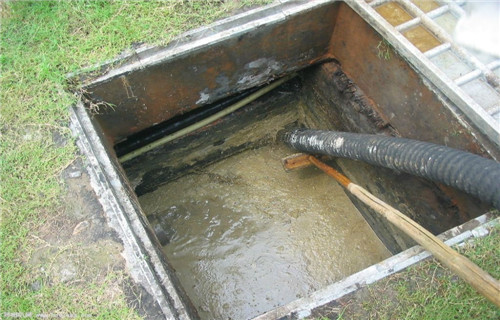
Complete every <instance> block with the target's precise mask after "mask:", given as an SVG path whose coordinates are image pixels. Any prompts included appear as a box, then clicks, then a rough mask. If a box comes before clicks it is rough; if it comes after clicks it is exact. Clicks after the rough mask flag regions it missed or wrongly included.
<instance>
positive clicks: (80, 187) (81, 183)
mask: <svg viewBox="0 0 500 320" xmlns="http://www.w3.org/2000/svg"><path fill="white" fill-rule="evenodd" d="M61 179H62V180H63V181H64V182H63V183H64V185H65V188H66V192H65V201H64V202H65V203H64V209H63V210H60V212H59V213H58V214H57V215H51V216H50V217H49V218H48V219H47V221H45V223H44V224H42V226H41V227H40V229H39V230H37V231H36V232H33V235H32V236H31V239H30V240H31V241H33V246H32V248H33V250H32V252H31V254H29V255H28V256H29V259H28V261H27V263H28V264H29V265H31V266H32V267H35V269H36V270H37V271H38V274H39V277H40V279H43V280H42V281H43V283H45V284H48V285H57V284H64V285H67V286H79V285H84V284H88V283H98V284H99V283H105V282H108V283H109V285H107V286H105V288H106V289H105V290H106V292H105V294H104V297H108V298H109V299H113V297H116V296H122V297H123V296H124V297H125V299H126V301H127V304H128V305H129V306H130V307H132V308H134V309H135V310H136V311H137V312H138V314H139V315H140V316H142V317H144V318H145V319H163V318H164V316H163V314H162V313H161V310H160V309H159V307H158V305H157V304H156V302H155V301H154V300H153V299H152V297H151V296H150V295H149V294H148V293H147V291H146V290H145V289H144V288H142V287H140V286H138V285H137V284H135V283H134V281H133V280H132V279H131V278H130V276H129V275H128V271H127V267H126V261H125V259H124V257H123V256H122V251H123V245H122V243H121V240H120V239H119V237H118V235H117V234H116V232H115V231H114V230H113V229H111V228H110V227H109V226H108V224H107V221H106V217H105V215H104V211H103V209H102V207H101V204H100V203H99V201H98V200H97V197H96V195H95V193H94V190H93V189H92V187H91V185H90V181H89V176H88V174H87V173H86V171H85V168H84V166H83V161H82V160H81V158H78V159H77V160H76V161H75V162H74V163H73V164H72V165H70V166H69V167H68V168H66V169H65V170H64V171H63V172H62V174H61ZM35 234H36V236H35ZM110 279H111V280H110ZM110 281H111V283H110ZM41 285H42V283H41V281H40V280H37V281H35V282H34V283H33V284H32V289H33V290H35V291H36V290H37V288H39V287H40V286H41Z"/></svg>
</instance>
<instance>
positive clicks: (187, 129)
mask: <svg viewBox="0 0 500 320" xmlns="http://www.w3.org/2000/svg"><path fill="white" fill-rule="evenodd" d="M296 75H297V74H295V73H293V74H291V75H288V76H285V77H283V78H281V79H279V80H276V81H274V82H273V83H271V84H269V85H268V86H266V87H264V88H262V89H259V90H257V91H256V92H254V93H252V94H251V95H249V96H248V97H246V98H244V99H242V100H240V101H238V102H236V103H235V104H233V105H231V106H230V107H228V108H226V109H224V110H222V111H219V112H217V113H216V114H213V115H211V116H209V117H207V118H205V119H203V120H201V121H199V122H197V123H194V124H192V125H190V126H188V127H185V128H183V129H181V130H179V131H176V132H174V133H172V134H170V135H167V136H165V137H163V138H161V139H158V140H156V141H153V142H151V143H149V144H147V145H145V146H143V147H141V148H139V149H136V150H134V151H132V152H130V153H128V154H125V155H123V156H121V157H119V158H118V160H119V161H120V162H121V163H123V162H125V161H128V160H131V159H133V158H135V157H138V156H140V155H142V154H144V153H146V152H148V151H150V150H152V149H154V148H157V147H159V146H162V145H164V144H165V143H167V142H170V141H172V140H175V139H177V138H180V137H183V136H185V135H187V134H190V133H192V132H194V131H196V130H198V129H200V128H202V127H204V126H206V125H208V124H210V123H212V122H214V121H216V120H219V119H220V118H222V117H224V116H226V115H228V114H230V113H232V112H234V111H236V110H238V109H240V108H242V107H244V106H246V105H247V104H249V103H250V102H252V101H254V100H256V99H257V98H259V97H261V96H263V95H265V94H266V93H268V92H269V91H271V90H273V89H275V88H276V87H279V86H280V85H282V84H283V83H285V82H287V81H288V80H290V79H292V78H294V77H295V76H296Z"/></svg>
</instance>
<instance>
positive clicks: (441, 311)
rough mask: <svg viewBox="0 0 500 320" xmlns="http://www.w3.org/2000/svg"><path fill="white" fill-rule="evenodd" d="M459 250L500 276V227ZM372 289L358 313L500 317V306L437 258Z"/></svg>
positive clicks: (429, 319) (424, 318)
mask: <svg viewBox="0 0 500 320" xmlns="http://www.w3.org/2000/svg"><path fill="white" fill-rule="evenodd" d="M458 251H459V252H460V253H462V254H463V255H465V256H467V257H468V258H469V259H470V260H472V261H473V262H474V263H476V264H477V265H478V266H480V267H481V268H482V269H483V270H485V271H487V272H488V273H489V274H491V275H492V276H493V277H495V278H496V279H498V278H500V226H497V227H495V228H494V229H493V230H492V232H491V234H490V235H489V236H487V237H484V238H480V239H475V240H474V241H470V242H467V243H466V244H465V245H464V246H463V247H460V248H458ZM368 292H369V293H368V294H367V297H366V298H365V300H364V301H363V302H362V306H361V309H362V310H361V312H360V311H359V310H356V312H354V311H353V313H354V314H363V315H364V316H369V317H370V318H372V319H408V320H413V319H415V320H433V319H491V320H493V319H499V318H500V309H499V308H497V307H496V306H495V305H493V303H491V302H489V301H488V300H486V298H484V297H482V296H481V295H479V294H478V293H477V292H476V291H475V290H474V289H473V288H472V287H471V286H469V285H468V284H466V283H465V282H464V281H463V280H461V279H459V278H458V277H457V276H456V275H454V274H453V273H451V272H450V271H449V270H448V269H446V268H444V267H443V266H442V265H441V264H440V263H439V262H438V261H436V260H434V259H430V260H426V261H424V262H423V263H419V264H417V265H416V266H413V267H410V268H408V269H407V270H405V271H403V272H401V273H398V274H396V275H394V276H391V277H390V278H388V279H386V280H384V281H381V282H379V283H376V284H374V285H372V286H370V287H369V288H368ZM349 308H351V309H353V310H354V309H356V308H357V307H353V306H350V307H349ZM349 318H350V317H349Z"/></svg>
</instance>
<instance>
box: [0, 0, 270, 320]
mask: <svg viewBox="0 0 500 320" xmlns="http://www.w3.org/2000/svg"><path fill="white" fill-rule="evenodd" d="M264 2H269V1H227V2H224V1H181V0H172V1H133V2H132V1H10V2H9V1H7V2H1V3H0V5H1V15H2V32H1V39H0V50H1V51H0V52H1V53H0V64H1V76H0V88H1V90H0V102H1V117H0V135H1V139H0V181H1V189H0V201H1V210H2V211H1V222H0V274H1V278H0V290H1V297H0V298H1V302H0V304H1V312H3V313H4V314H3V315H4V316H7V313H11V314H16V313H20V314H24V315H26V314H27V313H29V312H32V313H33V314H37V313H41V314H49V313H52V314H57V313H59V314H76V315H86V314H92V316H93V317H97V318H107V319H126V318H135V317H136V315H135V313H134V312H133V310H130V309H129V308H128V307H127V305H126V303H125V301H124V299H123V297H113V299H111V300H112V301H108V302H106V301H107V300H106V299H107V298H109V296H108V295H107V294H109V292H110V290H111V291H112V286H114V285H116V281H111V280H110V279H107V280H106V281H99V282H95V283H87V284H81V285H78V286H67V285H54V286H50V285H47V286H43V287H42V289H40V290H33V287H32V284H33V283H34V282H36V280H37V277H38V275H37V272H35V271H34V270H32V269H31V268H30V266H29V265H27V264H26V263H25V262H26V260H27V259H26V257H25V255H29V253H30V252H31V251H32V250H33V248H31V247H30V245H31V244H30V243H31V242H30V241H28V235H32V233H33V232H34V231H33V230H36V229H37V228H38V226H40V225H41V224H43V223H44V221H45V220H46V219H48V218H50V217H51V216H54V215H57V214H64V210H65V207H64V205H63V204H62V203H61V202H62V201H61V200H62V190H63V188H62V185H61V178H60V173H61V171H62V170H63V169H64V168H65V167H66V166H68V164H70V163H71V162H73V161H74V160H75V158H76V150H75V147H74V144H73V143H71V137H70V132H69V129H68V127H67V123H68V113H67V108H68V106H69V105H71V104H72V103H74V102H75V101H76V97H74V96H73V95H71V94H69V93H68V92H66V91H65V90H64V89H65V87H66V82H65V75H66V74H67V73H69V72H75V71H77V70H79V69H81V68H82V67H86V66H91V65H94V64H96V63H98V62H102V61H105V60H108V59H110V58H113V57H114V56H116V55H117V54H119V53H120V52H122V51H123V50H125V49H127V48H129V47H130V46H131V45H133V44H137V43H143V42H146V43H150V44H163V43H167V42H169V41H170V40H171V39H172V38H174V37H175V36H177V35H179V34H180V33H182V32H185V31H187V30H189V29H191V28H194V27H198V26H201V25H204V24H207V23H210V22H212V21H214V20H216V19H218V18H221V17H223V16H225V15H228V14H230V13H231V12H233V11H234V10H235V9H237V8H239V7H242V6H246V5H250V4H253V5H254V4H262V3H264ZM61 141H63V142H61ZM64 141H69V142H66V143H65V142H64ZM111 275H112V273H111ZM75 297H76V298H75Z"/></svg>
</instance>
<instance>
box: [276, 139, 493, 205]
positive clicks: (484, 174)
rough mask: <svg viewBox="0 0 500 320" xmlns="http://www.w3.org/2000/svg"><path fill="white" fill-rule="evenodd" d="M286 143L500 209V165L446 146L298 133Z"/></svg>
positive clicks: (304, 150)
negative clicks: (413, 179)
mask: <svg viewBox="0 0 500 320" xmlns="http://www.w3.org/2000/svg"><path fill="white" fill-rule="evenodd" d="M283 140H284V142H285V143H286V144H288V145H289V146H290V147H292V148H294V149H297V150H299V151H302V152H305V153H312V154H325V155H330V156H334V157H343V158H349V159H354V160H361V161H363V162H366V163H369V164H372V165H377V166H382V167H386V168H389V169H393V170H396V171H402V172H406V173H410V174H413V175H416V176H420V177H423V178H426V179H429V180H432V181H435V182H439V183H443V184H445V185H448V186H451V187H454V188H456V189H459V190H462V191H465V192H467V193H469V194H471V195H474V196H476V197H477V198H479V199H480V200H482V201H484V202H487V203H490V204H493V206H495V207H496V208H497V209H500V163H498V162H496V161H493V160H490V159H486V158H483V157H480V156H478V155H475V154H471V153H468V152H464V151H460V150H457V149H453V148H448V147H445V146H441V145H437V144H433V143H428V142H422V141H416V140H410V139H403V138H394V137H387V136H379V135H370V134H357V133H347V132H335V131H323V130H310V129H295V130H292V131H289V132H286V133H285V134H284V135H283Z"/></svg>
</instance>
